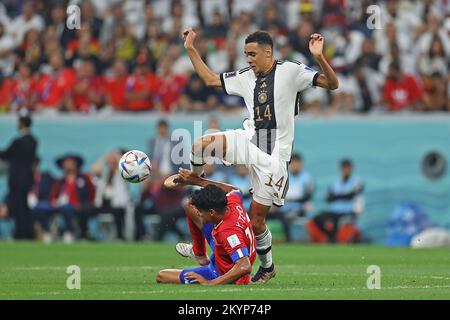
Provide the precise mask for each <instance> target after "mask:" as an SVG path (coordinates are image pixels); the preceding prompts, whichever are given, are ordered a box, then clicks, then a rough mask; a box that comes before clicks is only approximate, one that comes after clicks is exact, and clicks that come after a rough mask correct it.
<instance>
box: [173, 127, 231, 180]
mask: <svg viewBox="0 0 450 320" xmlns="http://www.w3.org/2000/svg"><path fill="white" fill-rule="evenodd" d="M226 150H227V139H226V137H225V135H224V134H222V133H215V134H210V135H205V136H203V137H201V138H199V139H198V140H197V141H195V142H194V144H193V145H192V150H191V155H190V160H191V171H192V172H193V173H195V174H196V175H198V176H200V175H202V173H203V168H204V166H205V164H206V159H207V158H208V157H217V158H220V159H223V158H224V156H225V154H226ZM184 185H185V184H184V183H183V181H182V180H181V179H179V176H178V174H175V175H172V176H170V177H169V178H167V179H166V181H164V186H165V187H166V188H179V187H182V186H184Z"/></svg>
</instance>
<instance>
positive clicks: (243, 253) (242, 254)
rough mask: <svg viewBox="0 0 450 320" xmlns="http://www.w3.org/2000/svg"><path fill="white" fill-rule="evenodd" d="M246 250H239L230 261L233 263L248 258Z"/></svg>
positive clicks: (244, 248)
mask: <svg viewBox="0 0 450 320" xmlns="http://www.w3.org/2000/svg"><path fill="white" fill-rule="evenodd" d="M249 256H250V255H249V253H248V249H247V248H246V247H243V248H239V249H237V250H236V251H235V252H233V254H232V255H231V260H233V263H235V262H236V261H237V260H239V259H240V258H243V257H249Z"/></svg>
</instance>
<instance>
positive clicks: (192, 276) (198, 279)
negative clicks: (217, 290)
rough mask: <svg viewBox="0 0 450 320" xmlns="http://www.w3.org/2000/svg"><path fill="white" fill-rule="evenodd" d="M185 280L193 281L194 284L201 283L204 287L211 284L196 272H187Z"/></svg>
mask: <svg viewBox="0 0 450 320" xmlns="http://www.w3.org/2000/svg"><path fill="white" fill-rule="evenodd" d="M184 277H185V278H187V279H189V280H191V281H192V282H195V283H200V284H203V285H207V284H209V280H206V279H205V277H203V276H201V275H199V274H198V273H195V272H186V274H185V275H184Z"/></svg>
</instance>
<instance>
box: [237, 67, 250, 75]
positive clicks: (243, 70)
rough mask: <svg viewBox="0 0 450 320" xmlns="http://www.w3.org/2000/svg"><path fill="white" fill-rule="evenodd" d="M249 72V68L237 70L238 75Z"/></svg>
mask: <svg viewBox="0 0 450 320" xmlns="http://www.w3.org/2000/svg"><path fill="white" fill-rule="evenodd" d="M248 70H250V67H246V68H244V69H241V70H239V74H241V73H244V72H246V71H248Z"/></svg>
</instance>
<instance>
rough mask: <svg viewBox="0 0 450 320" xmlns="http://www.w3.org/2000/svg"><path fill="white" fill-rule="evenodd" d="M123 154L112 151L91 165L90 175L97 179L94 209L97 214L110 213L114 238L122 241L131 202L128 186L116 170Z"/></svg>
mask: <svg viewBox="0 0 450 320" xmlns="http://www.w3.org/2000/svg"><path fill="white" fill-rule="evenodd" d="M123 153H124V152H120V151H118V150H114V151H112V152H110V153H108V154H107V155H105V156H103V157H101V158H100V159H98V160H97V161H96V162H95V163H94V164H93V165H92V169H91V171H92V174H93V175H94V176H95V177H96V178H97V181H96V187H97V190H96V193H95V207H96V209H97V213H111V214H112V215H113V216H114V222H115V224H116V236H117V238H118V239H120V240H124V239H125V238H124V225H125V210H126V208H127V206H128V204H129V203H130V201H131V197H130V194H129V192H128V185H127V183H126V182H125V180H124V179H122V177H121V176H120V171H119V170H117V167H118V165H119V160H120V157H121V156H122V154H123Z"/></svg>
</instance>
